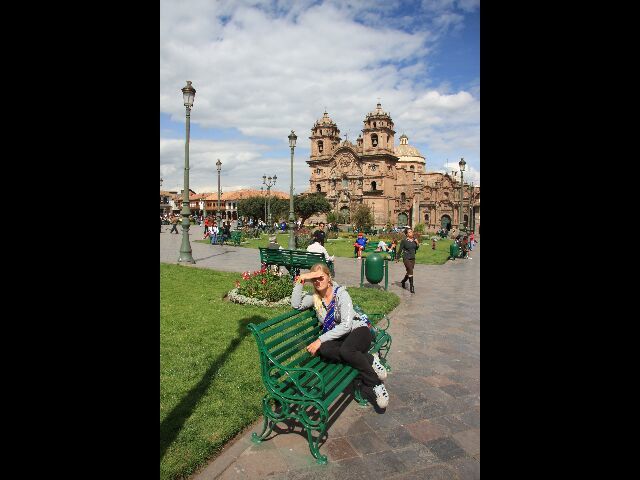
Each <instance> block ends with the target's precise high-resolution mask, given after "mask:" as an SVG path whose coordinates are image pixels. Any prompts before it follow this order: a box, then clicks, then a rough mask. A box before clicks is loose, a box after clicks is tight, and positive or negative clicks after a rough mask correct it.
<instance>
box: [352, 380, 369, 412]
mask: <svg viewBox="0 0 640 480" xmlns="http://www.w3.org/2000/svg"><path fill="white" fill-rule="evenodd" d="M353 396H354V397H355V399H356V402H358V403H359V404H360V406H361V407H366V406H367V405H369V402H368V401H367V399H366V398H364V397H363V396H362V391H361V390H360V382H358V381H356V383H355V385H354V386H353Z"/></svg>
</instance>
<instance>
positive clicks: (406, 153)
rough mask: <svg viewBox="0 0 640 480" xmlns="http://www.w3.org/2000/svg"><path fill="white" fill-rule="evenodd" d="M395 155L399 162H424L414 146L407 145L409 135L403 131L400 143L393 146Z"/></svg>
mask: <svg viewBox="0 0 640 480" xmlns="http://www.w3.org/2000/svg"><path fill="white" fill-rule="evenodd" d="M394 152H395V154H396V157H399V161H400V162H420V163H426V162H425V160H424V157H423V156H422V154H421V153H420V151H419V150H418V149H417V148H416V147H412V146H411V145H409V137H407V136H406V135H405V134H404V133H403V134H402V135H401V136H400V145H398V146H396V147H395V148H394Z"/></svg>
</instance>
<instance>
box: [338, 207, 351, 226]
mask: <svg viewBox="0 0 640 480" xmlns="http://www.w3.org/2000/svg"><path fill="white" fill-rule="evenodd" d="M340 216H341V217H342V218H341V220H342V223H351V221H350V218H349V207H342V208H341V209H340Z"/></svg>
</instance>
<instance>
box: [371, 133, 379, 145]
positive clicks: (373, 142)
mask: <svg viewBox="0 0 640 480" xmlns="http://www.w3.org/2000/svg"><path fill="white" fill-rule="evenodd" d="M371 145H373V146H374V147H377V146H378V135H376V134H375V133H374V134H373V135H371Z"/></svg>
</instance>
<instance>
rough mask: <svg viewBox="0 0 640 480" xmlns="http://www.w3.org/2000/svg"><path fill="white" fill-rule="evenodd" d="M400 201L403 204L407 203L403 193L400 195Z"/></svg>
mask: <svg viewBox="0 0 640 480" xmlns="http://www.w3.org/2000/svg"><path fill="white" fill-rule="evenodd" d="M400 201H401V202H402V203H404V202H406V201H407V196H406V195H405V193H404V192H402V193H401V194H400Z"/></svg>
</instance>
